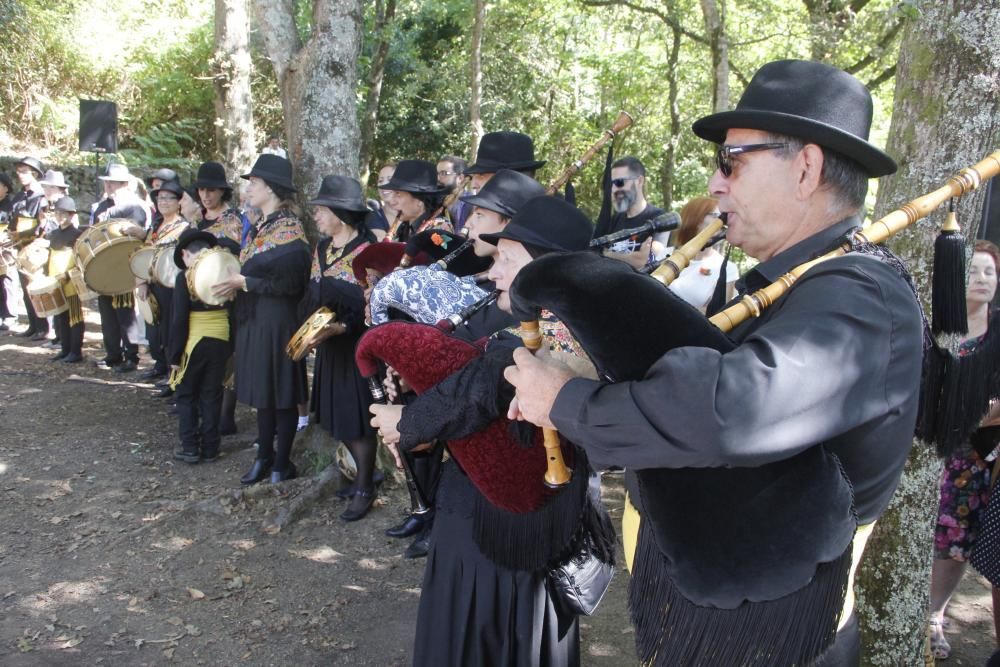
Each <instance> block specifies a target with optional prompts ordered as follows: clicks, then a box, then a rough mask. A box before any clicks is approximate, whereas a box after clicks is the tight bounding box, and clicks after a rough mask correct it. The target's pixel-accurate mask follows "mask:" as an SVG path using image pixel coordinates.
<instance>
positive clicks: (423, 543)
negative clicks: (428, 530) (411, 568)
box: [403, 535, 431, 560]
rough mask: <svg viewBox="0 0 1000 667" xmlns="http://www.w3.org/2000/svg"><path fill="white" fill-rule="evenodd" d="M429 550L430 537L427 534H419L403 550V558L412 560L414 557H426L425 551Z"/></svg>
mask: <svg viewBox="0 0 1000 667" xmlns="http://www.w3.org/2000/svg"><path fill="white" fill-rule="evenodd" d="M430 550H431V538H430V536H429V535H421V536H420V537H418V538H417V539H415V540H414V541H413V542H412V543H411V544H410V546H408V547H406V551H404V552H403V558H406V559H408V560H413V559H414V558H426V557H427V552H429V551H430Z"/></svg>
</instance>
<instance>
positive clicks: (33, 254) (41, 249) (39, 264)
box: [17, 239, 49, 276]
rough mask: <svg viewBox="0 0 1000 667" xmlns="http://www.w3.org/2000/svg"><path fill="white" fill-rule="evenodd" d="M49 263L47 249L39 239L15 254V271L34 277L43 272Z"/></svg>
mask: <svg viewBox="0 0 1000 667" xmlns="http://www.w3.org/2000/svg"><path fill="white" fill-rule="evenodd" d="M48 263H49V249H48V247H47V246H46V245H45V244H44V242H43V241H42V240H41V239H35V240H34V241H32V242H31V243H29V244H28V245H26V246H24V247H23V248H21V250H20V252H18V253H17V270H18V271H20V272H21V273H25V274H27V275H29V276H30V275H34V274H36V273H41V272H43V271H44V270H45V266H46V265H47V264H48Z"/></svg>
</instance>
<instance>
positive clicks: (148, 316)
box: [135, 290, 160, 324]
mask: <svg viewBox="0 0 1000 667" xmlns="http://www.w3.org/2000/svg"><path fill="white" fill-rule="evenodd" d="M135 306H136V308H138V309H139V314H140V315H142V319H143V321H145V322H146V324H156V323H157V322H159V321H160V302H159V301H157V300H156V296H155V295H154V294H153V292H152V290H150V291H148V292H146V298H145V299H140V298H139V295H138V294H136V295H135Z"/></svg>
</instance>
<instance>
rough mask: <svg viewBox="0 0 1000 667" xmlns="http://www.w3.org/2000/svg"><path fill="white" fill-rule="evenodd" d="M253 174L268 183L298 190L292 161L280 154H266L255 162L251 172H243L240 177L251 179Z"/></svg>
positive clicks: (294, 190)
mask: <svg viewBox="0 0 1000 667" xmlns="http://www.w3.org/2000/svg"><path fill="white" fill-rule="evenodd" d="M251 176H256V177H257V178H259V179H261V180H262V181H264V182H265V183H267V184H268V185H277V186H278V187H282V188H284V189H286V190H290V191H292V192H298V190H296V189H295V184H294V183H292V163H291V162H289V161H288V160H286V159H285V158H283V157H281V156H280V155H270V154H264V155H261V156H260V157H259V158H257V161H256V162H254V163H253V169H251V170H250V173H249V174H243V175H242V176H240V178H245V179H247V180H250V177H251Z"/></svg>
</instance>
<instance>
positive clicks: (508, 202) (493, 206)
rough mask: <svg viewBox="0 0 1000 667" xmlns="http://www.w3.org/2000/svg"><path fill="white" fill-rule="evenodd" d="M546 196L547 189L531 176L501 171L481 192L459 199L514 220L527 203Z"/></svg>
mask: <svg viewBox="0 0 1000 667" xmlns="http://www.w3.org/2000/svg"><path fill="white" fill-rule="evenodd" d="M544 194H545V188H544V187H542V184H541V183H539V182H538V181H536V180H535V179H533V178H532V177H531V176H528V175H527V174H522V173H521V172H519V171H512V170H510V169H501V170H500V171H498V172H497V173H496V174H494V175H493V178H491V179H490V180H489V181H487V183H486V185H484V186H483V187H482V188H481V189H480V190H479V192H477V193H476V194H467V195H462V196H461V197H459V199H461V200H462V201H464V202H465V203H467V204H471V205H472V206H478V207H479V208H485V209H489V210H491V211H496V212H497V213H499V214H500V215H502V216H504V217H505V218H513V217H514V214H515V213H517V210H518V209H519V208H521V206H522V205H524V203H525V202H527V201H528V200H529V199H534V198H535V197H540V196H542V195H544Z"/></svg>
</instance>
